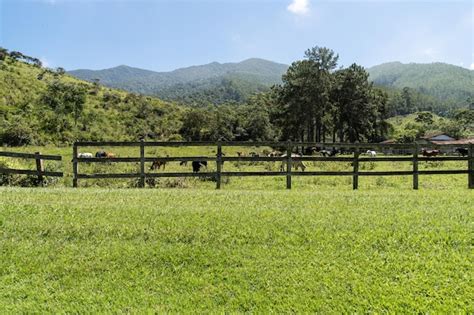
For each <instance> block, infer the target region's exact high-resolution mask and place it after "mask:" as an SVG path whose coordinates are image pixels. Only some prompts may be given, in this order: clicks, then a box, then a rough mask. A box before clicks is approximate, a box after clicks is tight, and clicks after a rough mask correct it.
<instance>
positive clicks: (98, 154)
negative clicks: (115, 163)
mask: <svg viewBox="0 0 474 315" xmlns="http://www.w3.org/2000/svg"><path fill="white" fill-rule="evenodd" d="M107 154H108V153H107V152H105V151H97V152H96V153H95V157H96V158H106V157H107Z"/></svg>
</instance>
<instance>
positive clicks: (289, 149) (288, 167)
mask: <svg viewBox="0 0 474 315" xmlns="http://www.w3.org/2000/svg"><path fill="white" fill-rule="evenodd" d="M292 149H293V146H292V144H291V141H290V140H288V143H287V145H286V189H291V164H292V163H291V162H292V158H291V152H292V151H293V150H292Z"/></svg>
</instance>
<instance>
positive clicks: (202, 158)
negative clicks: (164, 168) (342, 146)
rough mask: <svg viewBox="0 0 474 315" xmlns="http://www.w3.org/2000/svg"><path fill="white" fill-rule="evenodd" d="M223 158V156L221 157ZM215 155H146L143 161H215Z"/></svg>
mask: <svg viewBox="0 0 474 315" xmlns="http://www.w3.org/2000/svg"><path fill="white" fill-rule="evenodd" d="M223 159H224V158H223ZM216 160H217V157H210V156H183V157H161V156H158V157H146V158H145V162H154V161H162V162H182V161H187V162H192V161H216Z"/></svg>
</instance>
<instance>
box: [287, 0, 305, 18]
mask: <svg viewBox="0 0 474 315" xmlns="http://www.w3.org/2000/svg"><path fill="white" fill-rule="evenodd" d="M287 9H288V11H290V12H291V13H294V14H296V15H306V14H308V13H309V0H292V2H291V3H290V5H289V6H288V7H287Z"/></svg>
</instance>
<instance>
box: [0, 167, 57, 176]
mask: <svg viewBox="0 0 474 315" xmlns="http://www.w3.org/2000/svg"><path fill="white" fill-rule="evenodd" d="M0 174H20V175H38V171H37V170H19V169H13V168H0ZM41 175H42V176H51V177H63V173H62V172H49V171H44V172H41Z"/></svg>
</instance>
